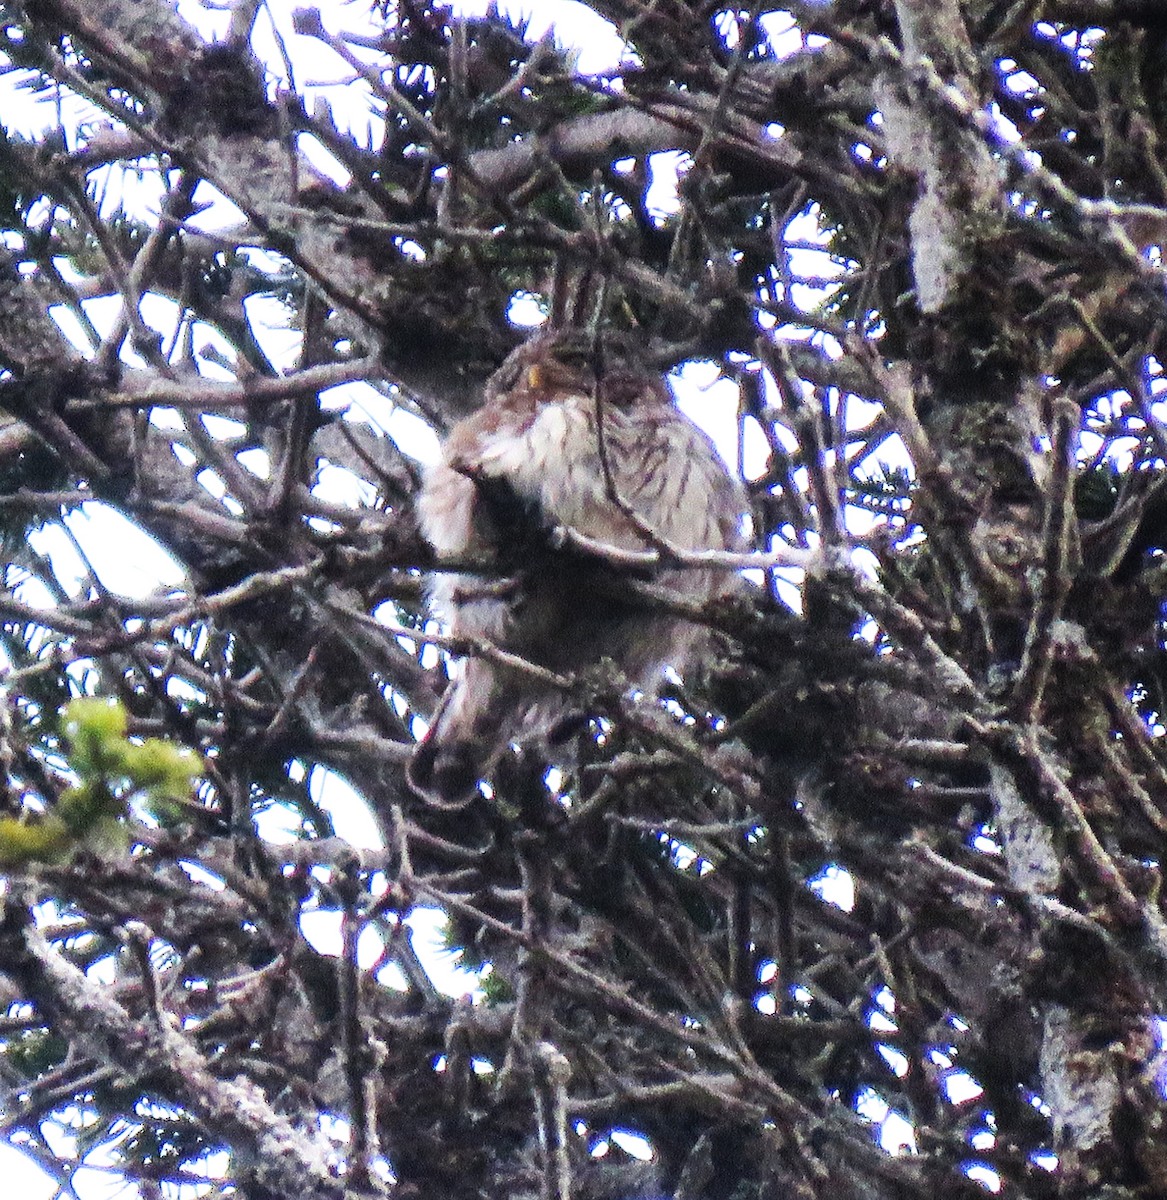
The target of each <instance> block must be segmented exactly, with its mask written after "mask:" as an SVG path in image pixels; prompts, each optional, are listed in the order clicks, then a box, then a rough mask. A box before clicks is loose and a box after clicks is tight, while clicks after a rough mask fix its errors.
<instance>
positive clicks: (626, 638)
mask: <svg viewBox="0 0 1167 1200" xmlns="http://www.w3.org/2000/svg"><path fill="white" fill-rule="evenodd" d="M597 412H599V413H600V421H599V422H597ZM598 425H599V426H602V441H603V457H601V448H600V447H601V439H600V436H599V430H598ZM605 460H606V462H607V466H608V472H607V473H605V470H604V462H605ZM613 487H614V489H615V491H616V494H617V495H618V496H619V498H620V500H621V501H623V502H624V504H626V505H627V506H628V507H629V508H631V509H632V511H633V512H635V514H636V515H637V517H638V518H639V519H640V520H641V521H642V522H644V524H645V525H646V526H647V527H648V528H649V529H651V530H652V531H653V533H654V534H656V535H659V537H660V538H663V539H664V540H665V541H666V542H668V543H669V544H671V545H674V546H676V547H678V548H681V549H686V550H697V549H717V550H722V549H735V548H738V547H739V545H740V539H741V524H742V515H743V510H744V500H743V496H742V493H741V490H740V488H739V487H738V485H737V484H736V483H735V482H734V480H733V479H732V478H731V477H730V475H729V473H728V471H727V470H726V468H725V464H724V463H723V462H722V461H721V459H720V458H719V457H718V454H717V452H716V450H715V449H714V447H713V444H712V443H711V442H710V440H709V439H708V438H707V437H706V436H705V434H704V433H702V432H701V430H700V429H698V428H697V426H695V425H694V424H693V423H692V422H691V421H690V420H689V419H688V418H687V417H685V416H684V415H682V414H681V413H680V412H679V411H678V410H677V408H676V407H675V406H674V405H673V403H672V399H671V397H670V394H669V391H668V387H667V385H666V384H665V382H664V380H663V379H662V378H661V376H660V375H659V374H658V373H655V372H653V371H651V370H649V369H648V368H645V367H641V366H638V365H637V364H636V362H635V361H634V359H633V357H632V351H631V346H630V342H629V339H627V338H618V337H617V336H615V335H609V336H606V337H605V338H604V339H603V341H602V342H601V343H599V344H598V345H597V344H596V343H595V342H594V340H593V339H592V338H590V337H588V336H585V335H584V334H582V333H579V332H572V331H567V332H563V331H560V332H553V333H545V334H540V335H539V336H537V337H535V338H533V339H532V340H531V341H529V342H527V343H525V344H524V345H523V346H520V347H519V349H518V350H516V351H515V352H514V353H513V354H511V355H510V357H509V358H508V359H507V360H506V362H504V363H503V365H502V366H501V367H500V368H499V370H498V371H497V372H496V373H495V374H494V376H493V377H492V378H491V379H490V381H489V382H488V384H487V386H486V395H485V399H484V402H483V405H482V407H481V408H480V409H479V410H478V411H477V412H476V413H474V414H473V415H472V416H470V417H467V418H466V419H465V420H463V421H460V422H459V423H458V424H457V425H455V426H454V428H453V429H452V430H451V431H450V434H449V436H448V437H447V439H446V442H445V445H444V447H443V454H442V460H441V462H439V463H438V464H437V465H436V466H435V467H433V468H432V469H431V470H430V471H429V472H428V474H427V476H426V480H425V484H424V487H423V489H422V493H421V497H420V501H419V511H420V516H421V526H422V531H423V532H424V534H425V536H426V538H427V539H428V540H429V541H430V543H431V544H432V545H433V547H434V549H435V550H436V551H437V552H438V553H439V554H442V555H475V556H481V555H487V556H494V557H495V558H496V559H497V560H498V562H499V563H500V566H501V567H502V569H503V570H504V571H505V572H508V573H510V574H509V578H507V579H504V580H499V579H497V578H491V579H487V578H482V577H477V576H472V575H440V576H439V577H438V579H437V582H436V584H435V586H434V589H433V596H432V600H433V605H432V606H433V609H434V611H435V613H436V614H437V615H438V616H439V617H441V618H442V619H443V620H444V621H445V622H447V623H448V625H449V628H450V632H451V633H452V634H454V635H456V636H465V637H474V638H484V639H486V640H487V641H489V642H492V643H493V644H494V645H496V646H498V647H499V648H500V649H503V650H506V651H508V652H510V653H512V654H516V655H519V656H521V657H522V658H525V659H527V660H529V661H531V662H534V663H537V664H539V665H540V666H543V667H546V668H548V669H550V670H552V671H555V672H558V673H561V674H570V673H571V672H573V671H577V670H579V669H581V668H584V667H587V666H590V665H593V664H595V663H597V662H599V661H600V659H602V658H604V657H608V658H611V659H612V660H613V661H614V662H615V663H616V664H617V665H618V666H619V667H620V668H621V669H622V670H623V671H624V673H625V674H626V675H627V676H628V677H629V679H631V680H633V681H634V682H636V683H638V684H640V685H641V686H646V687H647V686H651V685H652V684H653V683H654V682H655V679H656V677H657V676H658V675H659V674H660V672H661V670H662V668H663V667H664V666H665V665H666V664H672V665H676V666H680V665H682V662H683V660H684V658H685V655H686V652H687V651H689V649H690V648H691V646H692V643H693V642H694V640H695V632H696V631H695V630H694V627H693V626H692V625H691V624H690V623H687V622H684V621H682V620H678V619H677V618H674V617H668V616H662V615H654V614H652V613H650V612H646V611H645V609H644V606H643V605H641V606H640V607H639V608H637V607H636V606H634V605H632V604H621V603H620V601H619V600H618V599H613V598H612V589H611V588H608V589H606V592H607V594H600V593H601V592H604V591H605V589H604V588H603V586H602V585H603V584H604V583H605V582H608V583H611V582H612V581H613V579H614V577H615V576H616V575H617V574H618V570H617V569H616V568H613V567H612V566H611V565H609V564H607V563H605V562H604V561H603V560H602V559H598V558H597V557H595V556H592V555H588V554H584V553H581V552H580V551H579V550H571V549H563V550H555V549H553V548H552V545H551V538H550V534H551V532H552V531H553V530H554V529H555V528H556V527H562V526H567V527H570V528H572V529H575V530H577V531H578V532H580V533H583V534H586V535H587V536H588V537H590V538H593V539H596V540H597V541H600V542H604V543H606V544H608V545H613V546H618V547H620V548H622V549H635V550H644V549H647V548H649V541H650V539H648V538H646V536H645V534H644V533H643V531H642V529H638V528H637V525H636V522H635V521H633V520H630V519H629V517H628V515H627V513H626V512H625V511H623V510H622V509H621V507H620V504H619V503H618V502H617V501H616V500H614V499H613V496H612V489H613ZM734 578H735V577H734V576H733V575H732V574H731V573H729V572H726V571H704V570H679V569H662V570H660V571H658V572H657V573H656V575H655V578H654V582H656V583H658V584H662V585H664V586H665V587H667V588H669V589H670V590H672V591H674V592H676V593H677V594H678V595H680V596H683V597H685V598H686V599H689V600H694V601H698V602H700V601H706V600H710V599H712V598H714V597H715V596H717V595H720V594H723V593H725V592H728V591H729V590H730V589H731V587H732V586H733V584H734ZM456 670H457V672H458V673H457V674H455V676H454V678H453V680H452V682H451V684H450V686H449V689H448V691H447V692H446V695H445V697H444V698H443V700H442V703H441V705H440V707H439V709H438V712H437V714H436V716H435V718H434V721H433V724H432V726H431V728H430V731H429V733H428V734H427V736H426V738H425V739H424V740H423V742H422V743H421V745H420V746H419V747H418V750H417V752H416V753H415V755H414V758H413V761H412V763H411V764H410V771H409V778H410V783H411V784H412V785H413V787H414V788H415V790H417V791H418V792H419V793H420V794H422V795H423V796H425V797H426V798H428V799H430V800H431V801H433V802H435V803H439V804H446V805H450V804H453V805H458V804H461V803H464V802H466V801H467V800H468V799H471V798H473V796H474V795H475V793H476V784H477V781H478V780H479V779H481V778H482V777H483V776H484V775H486V774H487V773H488V772H489V771H490V769H491V768H492V766H493V765H494V763H495V762H496V761H497V759H498V756H499V754H500V753H501V752H502V751H503V750H504V749H505V748H506V746H507V744H508V743H509V742H510V741H511V740H513V739H514V738H516V737H518V736H522V735H526V734H530V733H531V732H536V731H541V730H542V731H545V730H546V729H547V728H548V727H549V725H550V724H551V723H552V721H554V720H555V719H556V718H557V717H561V716H563V715H565V709H564V706H563V702H562V698H561V697H560V696H559V695H558V694H556V693H554V692H553V691H551V690H550V689H548V688H547V687H545V686H543V685H540V684H539V683H538V681H532V680H531V679H530V677H529V676H524V675H523V674H521V673H519V672H516V671H514V670H509V669H507V668H505V667H503V666H501V665H499V664H498V663H496V662H492V661H490V660H489V659H486V658H482V657H471V658H469V659H466V660H464V661H463V662H461V663H460V664H458V666H457V668H456Z"/></svg>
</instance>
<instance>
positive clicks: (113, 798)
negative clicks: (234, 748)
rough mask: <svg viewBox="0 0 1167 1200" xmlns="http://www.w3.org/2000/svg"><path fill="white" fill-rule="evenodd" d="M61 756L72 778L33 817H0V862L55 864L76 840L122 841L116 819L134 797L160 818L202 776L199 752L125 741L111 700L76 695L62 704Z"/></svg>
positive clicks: (122, 717) (120, 712) (121, 717)
mask: <svg viewBox="0 0 1167 1200" xmlns="http://www.w3.org/2000/svg"><path fill="white" fill-rule="evenodd" d="M63 717H64V721H63V730H64V737H65V743H66V746H67V748H68V761H69V765H70V767H71V768H72V770H73V772H74V774H75V775H76V777H77V782H76V783H75V784H74V785H73V786H72V787H69V788H66V789H65V790H64V791H63V792H62V793H61V795H60V798H59V799H58V801H57V803H56V805H55V806H54V807H53V809H52V811H51V812H49V813H47V814H46V815H45V816H44V817H43V818H41V819H40V820H36V821H27V820H24V819H21V818H17V817H4V818H0V867H21V866H26V865H28V864H30V863H36V862H58V861H61V860H62V859H64V858H67V857H68V855H69V854H70V853H71V852H72V851H73V850H74V849H75V848H76V847H77V846H79V845H82V844H85V845H90V846H94V845H96V846H106V847H109V846H114V847H116V846H119V845H123V844H124V842H125V834H124V831H123V829H122V825H121V820H120V819H121V817H122V816H123V815H124V814H125V811H126V805H127V804H128V803H129V801H130V799H131V798H133V797H135V796H136V797H139V798H140V799H141V800H142V801H144V802H145V803H146V804H147V805H148V806H149V807H150V808H151V809H152V810H153V811H154V812H155V813H157V814H158V815H159V816H162V817H165V816H166V815H168V814H172V813H173V812H174V811H175V810H176V808H177V806H178V805H179V804H180V803H181V802H182V801H183V800H185V799H187V798H188V797H189V796H190V794H191V790H192V789H193V787H194V784H195V781H196V780H197V779H198V777H199V775H200V774H201V767H200V763H199V759H198V756H197V755H196V754H195V753H194V752H193V751H191V750H188V749H187V748H186V747H184V746H176V745H174V744H173V743H171V742H167V741H164V740H162V739H161V738H147V739H146V740H145V741H142V742H132V741H130V740H129V738H128V737H127V736H126V710H125V708H124V707H123V706H122V705H121V704H120V703H119V702H117V701H116V700H106V699H100V698H97V697H81V698H79V699H75V700H71V701H70V702H69V703H68V704H67V705H66V706H65V709H64V713H63Z"/></svg>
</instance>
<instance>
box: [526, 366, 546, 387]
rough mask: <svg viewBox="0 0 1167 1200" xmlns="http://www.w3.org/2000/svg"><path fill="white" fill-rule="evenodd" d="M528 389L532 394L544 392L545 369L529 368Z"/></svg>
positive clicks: (538, 367)
mask: <svg viewBox="0 0 1167 1200" xmlns="http://www.w3.org/2000/svg"><path fill="white" fill-rule="evenodd" d="M527 388H528V390H530V391H532V392H538V391H542V390H543V368H542V367H540V366H537V365H536V366H530V367H528V368H527Z"/></svg>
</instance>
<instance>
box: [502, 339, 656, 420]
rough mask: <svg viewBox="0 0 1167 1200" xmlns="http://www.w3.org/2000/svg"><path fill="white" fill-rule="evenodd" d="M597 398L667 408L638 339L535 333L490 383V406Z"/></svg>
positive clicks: (621, 404) (619, 404)
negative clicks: (567, 397) (637, 343)
mask: <svg viewBox="0 0 1167 1200" xmlns="http://www.w3.org/2000/svg"><path fill="white" fill-rule="evenodd" d="M581 393H582V394H584V395H591V396H594V395H597V393H598V394H599V396H600V397H601V398H602V399H603V401H604V402H605V403H608V404H612V405H614V406H616V407H617V408H630V407H632V406H633V405H637V404H659V403H662V402H663V403H666V404H667V403H668V402H669V398H668V393H667V391H666V390H665V389H664V385H663V383H662V381H661V376H660V374H659V373H658V372H655V371H653V370H652V368H651V367H650V366H649V365H648V364H647V363H646V362H645V361H644V358H643V350H642V348H641V352H640V353H638V348H637V345H636V339H635V336H634V335H632V334H628V333H623V332H615V331H606V332H604V333H602V334H601V335H600V336H599V337H598V338H597V337H596V335H595V334H594V333H590V332H588V331H586V330H582V329H553V330H547V331H545V332H542V333H538V334H536V335H535V336H534V337H533V338H531V339H529V340H528V341H526V342H524V343H523V344H522V345H521V346H519V347H518V348H517V349H516V350H513V351H512V352H511V353H510V354H509V355H508V356H507V358H506V359H505V361H504V362H503V364H502V366H501V367H499V369H498V370H497V371H495V373H494V374H493V375H492V376H491V377H490V379H489V380H488V381H487V384H486V397H485V399H486V402H487V403H488V404H489V403H491V402H492V401H500V400H501V401H502V402H503V403H507V402H510V403H519V404H523V403H527V404H538V403H545V402H546V401H548V400H554V399H556V398H557V397H558V396H568V395H573V396H578V395H580V394H581Z"/></svg>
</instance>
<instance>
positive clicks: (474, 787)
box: [405, 659, 506, 811]
mask: <svg viewBox="0 0 1167 1200" xmlns="http://www.w3.org/2000/svg"><path fill="white" fill-rule="evenodd" d="M483 668H486V670H485V671H484V670H483ZM489 675H490V670H489V664H486V663H482V662H478V661H475V660H473V659H472V660H470V661H468V662H467V663H466V670H465V673H464V674H463V675H462V677H461V678H459V679H456V680H454V681H453V682H452V683H451V684H450V686H449V687H448V688H447V689H446V693H445V695H444V696H443V697H442V700H441V703H440V704H439V705H438V710H437V712H436V713H435V714H434V719H433V723H432V724H431V725H430V728H429V732H428V733H427V734H426V735H425V737H424V738H422V740H421V741H420V742H419V743H418V746H417V749H416V750H414V752H413V757H412V758H411V759H410V760H409V765H408V767H406V771H405V778H406V780H407V782H408V783H409V786H410V787H411V788H412V789H413V790H414V791H415V792H416V793H417V794H418V795H419V796H420V797H421V798H422V799H423V800H424V801H425V802H426V803H427V804H430V805H432V806H433V807H435V808H442V809H447V810H451V811H458V810H460V809H463V808H466V807H467V806H468V805H469V804H471V803H472V802H473V801H474V799H475V798H476V797H477V796H478V782H479V780H481V779H482V778H483V776H484V775H486V773H487V772H488V771H489V770H490V768H491V767H492V766H493V765H494V763H495V761H496V760H497V758H498V756H499V754H500V753H501V752H502V750H503V749H504V748H505V747H506V741H505V739H504V738H503V736H502V720H501V719H500V711H502V710H501V709H500V706H499V705H498V704H497V703H491V701H492V700H494V699H496V698H495V697H493V695H492V693H493V688H492V687H491V686H490V680H489ZM481 676H486V678H482V677H481Z"/></svg>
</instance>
